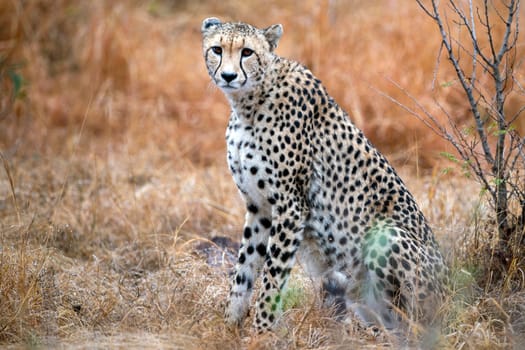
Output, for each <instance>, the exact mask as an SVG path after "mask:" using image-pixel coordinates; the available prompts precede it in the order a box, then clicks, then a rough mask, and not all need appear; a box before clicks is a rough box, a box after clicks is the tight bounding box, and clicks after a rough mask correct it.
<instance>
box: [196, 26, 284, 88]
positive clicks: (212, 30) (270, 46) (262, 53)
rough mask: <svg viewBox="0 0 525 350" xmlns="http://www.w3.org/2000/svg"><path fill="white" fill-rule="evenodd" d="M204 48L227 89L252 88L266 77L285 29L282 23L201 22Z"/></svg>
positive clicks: (216, 78)
mask: <svg viewBox="0 0 525 350" xmlns="http://www.w3.org/2000/svg"><path fill="white" fill-rule="evenodd" d="M201 31H202V39H203V40H202V49H203V54H204V59H205V61H206V66H207V68H208V73H209V74H210V76H211V78H212V80H213V82H214V83H215V84H216V85H217V86H218V87H220V88H221V89H222V90H223V91H224V93H226V94H227V95H228V94H235V93H239V92H245V91H249V90H252V89H253V88H254V87H255V86H257V85H258V84H259V83H260V82H261V81H262V80H263V77H264V74H265V72H266V70H267V68H268V66H269V65H270V63H271V62H272V60H273V58H274V57H275V54H274V53H273V51H274V50H275V48H276V47H277V43H278V42H279V39H280V38H281V35H282V33H283V27H282V26H281V25H280V24H275V25H272V26H270V27H268V28H265V29H258V28H255V27H253V26H251V25H249V24H245V23H232V22H226V23H223V22H221V21H220V20H219V19H217V18H214V17H212V18H206V19H205V20H204V21H203V22H202V27H201Z"/></svg>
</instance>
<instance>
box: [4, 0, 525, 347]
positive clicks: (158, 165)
mask: <svg viewBox="0 0 525 350" xmlns="http://www.w3.org/2000/svg"><path fill="white" fill-rule="evenodd" d="M212 15H213V16H218V17H220V18H222V19H226V20H227V19H235V20H243V21H246V22H250V23H253V24H256V25H258V26H266V25H270V24H273V23H278V22H279V23H282V24H283V25H284V28H285V32H284V36H283V38H282V40H281V43H280V46H279V48H278V49H277V52H278V53H279V54H280V55H283V56H287V57H291V58H294V59H297V60H299V61H301V62H303V63H304V64H306V65H308V66H309V67H310V68H311V69H312V70H313V71H314V72H315V73H316V75H317V76H319V77H320V78H321V80H322V81H323V82H324V84H325V85H326V86H327V88H328V90H329V91H330V92H331V94H332V95H333V96H334V97H335V99H336V100H337V101H338V102H339V103H340V104H341V105H342V106H343V107H344V108H345V109H346V110H347V111H349V112H350V114H351V115H352V118H353V120H354V121H355V123H356V124H357V125H358V126H359V127H360V128H362V129H363V130H364V132H365V134H367V135H368V136H369V138H370V139H371V140H372V142H373V143H374V144H375V145H376V146H377V147H378V148H379V149H380V150H381V151H382V152H384V153H385V154H387V155H388V158H389V159H390V160H391V161H392V163H393V164H394V165H395V166H396V168H397V169H398V171H399V172H400V174H401V175H402V177H403V178H404V179H405V182H406V183H407V184H408V187H409V188H410V189H411V190H412V192H413V193H414V195H415V197H416V198H417V200H418V202H419V204H420V206H421V207H422V210H423V212H424V213H425V215H426V216H427V218H428V219H429V221H430V222H431V224H432V226H433V229H434V232H435V234H436V236H437V239H438V241H439V242H440V244H441V246H442V250H443V251H444V253H445V256H446V258H447V261H448V262H449V264H450V266H451V267H452V271H453V279H452V285H451V288H452V290H453V293H452V295H451V296H450V300H448V302H447V303H446V305H445V306H444V307H443V308H441V309H439V310H436V313H440V314H442V315H444V318H445V320H446V321H445V324H444V326H443V328H442V329H439V330H436V331H435V332H434V333H435V334H434V339H433V340H432V341H433V343H434V344H437V345H435V346H436V348H446V349H454V348H459V349H493V348H512V347H515V348H520V346H523V344H524V343H523V342H524V341H525V336H524V332H525V292H524V289H523V280H524V279H525V278H522V279H521V281H520V279H519V278H517V279H516V278H514V279H513V281H512V283H511V282H510V281H506V280H503V281H498V280H495V279H494V278H492V273H491V268H490V267H491V261H492V260H491V249H490V247H491V242H490V240H489V239H488V238H487V237H490V235H491V233H493V232H494V231H495V229H494V225H493V222H492V221H491V219H490V215H489V214H490V212H491V211H490V208H489V207H488V204H487V203H486V202H485V199H484V198H483V196H480V192H481V191H480V187H479V186H478V185H477V184H475V183H474V182H473V181H471V180H469V179H468V178H465V177H464V176H463V175H462V171H461V169H449V166H450V164H448V163H446V162H443V159H442V157H440V156H439V154H440V152H451V150H450V149H449V146H448V145H447V144H446V142H444V141H443V140H442V139H440V138H439V137H437V136H435V135H434V134H433V133H432V132H431V131H429V130H428V129H427V128H426V127H425V126H424V125H423V124H422V123H421V122H420V121H419V120H417V119H416V118H414V117H412V116H410V115H407V113H406V111H404V110H403V109H401V108H399V107H397V106H396V105H395V104H393V103H392V102H391V101H389V100H388V99H387V98H385V97H383V96H382V94H388V95H390V96H393V97H394V98H396V99H398V100H400V101H402V102H403V103H406V104H407V105H410V103H411V101H410V99H409V98H408V97H407V96H406V93H405V92H403V91H401V90H400V89H399V88H396V87H395V86H394V84H392V82H395V83H397V84H399V85H400V86H402V87H403V88H404V89H406V91H407V92H409V93H410V94H411V95H413V96H415V97H416V98H417V99H418V101H420V102H421V103H422V104H423V105H424V106H426V107H427V108H429V109H432V110H437V107H436V105H435V103H434V100H433V99H436V100H438V101H439V102H440V103H441V104H442V105H444V106H445V107H446V108H448V109H449V110H453V111H454V113H453V114H454V117H455V118H456V120H455V122H456V123H458V124H461V123H464V124H465V125H468V123H469V109H468V105H467V103H466V102H465V100H464V96H463V94H462V93H461V91H460V89H459V87H458V86H457V85H456V84H455V83H454V82H455V80H454V75H453V72H452V71H450V69H449V68H448V67H447V66H446V62H445V59H443V60H442V64H441V67H440V69H439V72H440V73H439V77H438V79H436V80H437V81H435V84H434V85H435V89H434V91H432V81H433V80H434V71H435V69H436V57H437V52H438V48H439V43H440V38H439V36H438V33H437V31H436V28H435V27H434V25H433V24H432V22H431V21H430V20H429V19H428V18H426V17H425V16H424V15H423V14H422V12H421V10H420V9H419V8H418V7H417V6H416V4H415V3H413V2H409V1H401V0H399V1H395V0H390V1H387V0H384V1H367V2H365V1H351V0H348V1H319V2H317V1H304V2H297V1H253V2H243V1H238V0H227V1H203V2H194V1H189V0H188V1H177V0H172V1H170V0H151V1H138V0H137V1H132V0H130V1H124V0H122V1H120V0H113V1H77V2H75V1H66V0H54V1H51V0H32V1H19V0H3V1H2V2H0V69H1V70H0V79H1V80H0V84H1V85H0V108H1V111H0V113H1V114H0V152H1V155H2V165H1V166H0V344H1V346H5V347H36V348H38V347H53V348H60V347H62V348H85V347H88V348H93V347H94V348H97V347H98V348H128V347H132V348H133V347H135V348H138V347H140V348H184V349H203V348H206V349H230V348H231V349H236V348H250V349H258V348H292V349H302V348H323V349H339V348H361V347H362V348H376V347H378V348H381V347H390V348H391V347H392V346H393V347H394V348H395V347H396V345H395V344H394V345H392V344H391V342H395V341H396V339H393V338H392V337H390V336H389V335H388V334H387V335H383V336H381V337H379V338H374V337H372V336H370V335H369V334H368V333H366V332H363V331H361V330H359V329H355V327H352V325H349V324H344V323H341V322H337V321H335V320H334V319H333V318H332V317H331V315H330V310H325V309H322V308H320V301H319V293H317V292H318V290H317V288H318V287H317V286H315V284H314V283H312V281H310V280H309V279H308V278H307V277H306V276H304V274H303V273H302V270H301V268H300V262H299V266H298V268H297V269H296V270H294V272H293V275H292V279H291V282H290V289H289V290H290V291H289V292H288V294H287V295H286V296H285V300H284V303H285V315H284V319H283V323H282V327H281V328H280V329H279V330H278V331H277V332H276V333H270V334H266V335H263V336H251V335H250V331H249V329H250V322H251V318H250V319H249V320H248V321H247V322H246V323H245V327H244V329H243V331H241V332H239V331H232V330H228V329H227V327H226V326H225V324H224V322H223V316H222V312H223V306H224V303H225V300H226V297H227V294H228V284H229V281H228V280H229V278H228V271H229V268H230V263H231V256H230V255H229V253H227V252H225V253H224V254H223V255H221V254H220V253H221V250H220V249H219V248H217V249H215V248H213V244H212V243H210V241H209V240H210V239H212V238H213V237H226V238H230V239H232V241H233V242H237V241H238V239H239V238H240V232H241V228H242V223H243V215H244V213H243V205H242V203H241V200H240V198H239V196H238V194H237V191H236V189H235V187H234V184H233V181H232V180H231V177H230V175H229V173H228V170H227V168H226V164H225V145H224V141H223V135H224V129H225V126H226V123H227V115H228V106H227V102H226V100H225V99H224V97H223V96H222V94H221V93H220V91H218V90H217V89H216V88H215V87H213V86H212V85H211V83H210V81H209V78H208V76H207V73H206V71H205V68H204V64H203V62H202V57H201V48H200V24H201V21H202V19H203V18H205V17H208V16H212ZM521 15H522V17H521V18H522V19H521V20H522V21H523V20H524V19H525V16H523V10H522V11H521ZM522 43H523V41H522ZM516 55H517V57H518V59H517V62H518V63H519V64H517V65H516V67H515V69H516V70H517V71H518V73H517V76H518V77H521V79H522V80H521V81H522V82H523V77H524V71H525V70H524V67H523V58H524V57H525V56H524V54H523V44H520V45H518V51H517V53H516ZM524 104H525V99H524V96H523V95H511V96H510V97H509V101H508V105H507V106H508V108H510V109H514V110H518V109H519V108H521V107H522V106H523V105H524ZM437 112H438V113H439V110H437ZM523 119H524V118H523V117H521V118H520V120H518V122H517V128H518V130H521V131H522V132H523V131H524V129H525V122H524V121H523ZM520 123H521V124H520ZM206 246H207V247H212V248H208V250H206V249H203V247H206ZM211 260H214V261H211ZM515 269H516V271H514V276H516V275H518V276H519V274H523V271H522V270H521V266H517V267H515ZM516 280H517V282H516ZM424 346H425V345H423V347H424Z"/></svg>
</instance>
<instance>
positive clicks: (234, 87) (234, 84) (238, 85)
mask: <svg viewBox="0 0 525 350" xmlns="http://www.w3.org/2000/svg"><path fill="white" fill-rule="evenodd" d="M245 83H246V81H244V82H242V83H241V82H238V81H236V82H232V83H225V82H223V81H220V82H218V83H217V85H218V86H219V87H220V88H221V89H223V90H224V91H233V90H238V89H240V88H242V87H243V86H244V84H245Z"/></svg>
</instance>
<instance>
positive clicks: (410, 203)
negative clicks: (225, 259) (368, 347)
mask: <svg viewBox="0 0 525 350" xmlns="http://www.w3.org/2000/svg"><path fill="white" fill-rule="evenodd" d="M201 30H202V36H203V55H204V59H205V61H206V67H207V69H208V72H209V74H210V77H211V79H212V80H213V82H214V83H215V84H216V85H217V86H218V87H219V88H220V89H221V90H222V91H223V92H224V94H225V96H226V97H227V99H228V101H229V103H230V105H231V115H230V120H229V124H228V128H227V131H226V142H227V159H228V165H229V169H230V171H231V174H232V176H233V179H234V180H235V183H236V185H237V187H238V189H239V191H240V193H241V195H242V198H243V199H244V202H245V203H246V209H247V210H246V218H245V224H244V230H243V234H242V243H241V246H240V249H239V253H238V258H237V264H236V267H235V274H234V278H233V281H232V286H231V292H230V297H229V301H228V305H227V307H226V321H227V322H228V323H229V324H233V325H239V324H241V322H242V321H243V319H244V318H245V317H246V315H247V314H248V310H249V303H250V297H251V293H252V290H253V287H254V283H255V280H256V278H257V277H258V275H259V274H260V272H261V270H262V283H261V290H260V293H259V297H258V299H257V302H256V307H255V327H256V329H257V330H259V331H265V330H269V329H271V328H272V327H274V325H275V324H276V322H277V321H278V319H279V314H280V310H281V301H282V300H281V296H282V292H283V289H284V288H285V286H286V282H287V280H288V277H289V275H290V271H291V269H292V267H293V266H294V263H295V261H296V259H297V256H298V255H299V256H300V259H301V261H302V262H303V263H304V264H305V265H306V267H307V270H308V271H309V273H311V274H312V275H313V276H315V277H318V279H319V280H320V281H321V285H322V286H324V289H325V294H326V295H327V296H328V297H327V298H326V300H330V299H333V300H336V303H337V305H336V306H337V309H341V308H342V307H344V309H345V310H347V309H350V310H352V311H354V313H356V314H357V315H358V316H359V317H360V318H361V319H362V320H363V321H364V322H367V323H369V324H377V323H379V324H381V325H383V326H385V327H396V325H397V324H398V322H399V320H401V319H402V318H403V317H409V318H410V319H412V320H416V321H420V320H428V319H430V318H432V316H433V312H434V311H435V310H436V307H437V306H436V305H437V304H436V303H437V302H438V301H440V300H441V297H442V295H443V292H444V282H445V281H446V267H445V264H444V262H443V258H442V255H441V253H440V252H439V248H438V245H437V243H436V241H435V239H434V236H433V233H432V231H431V229H430V227H429V225H428V223H427V221H426V219H425V217H424V216H423V214H422V213H421V211H420V209H419V207H418V206H417V204H416V202H415V200H414V197H413V196H412V195H411V194H410V193H409V191H408V190H407V188H406V186H405V184H404V183H403V182H402V180H401V179H400V178H399V176H398V175H397V174H396V172H395V170H394V169H393V168H392V166H391V165H390V164H389V163H388V161H387V160H386V159H385V157H384V156H383V155H381V154H380V153H379V152H378V151H377V149H375V148H374V147H373V146H372V144H371V143H370V142H369V141H368V140H367V138H366V137H365V136H364V135H363V133H362V132H361V131H360V130H359V129H358V128H357V127H356V126H354V124H353V123H352V122H351V121H350V119H349V117H348V115H347V114H346V113H345V112H344V111H343V110H342V109H341V108H340V107H339V106H338V105H337V103H336V102H335V101H334V100H333V99H332V98H331V97H330V95H328V93H327V91H326V89H325V88H324V87H323V85H322V84H321V81H320V80H319V79H317V78H316V77H315V76H314V75H313V74H312V73H311V72H310V71H309V70H308V69H307V68H305V67H304V66H302V65H301V64H299V63H297V62H294V61H291V60H288V59H285V58H282V57H279V56H277V55H276V54H275V53H274V50H275V48H276V47H277V44H278V42H279V39H280V37H281V35H282V32H283V28H282V26H281V25H279V24H277V25H273V26H270V27H268V28H265V29H258V28H255V27H253V26H251V25H249V24H246V23H224V22H221V21H220V20H219V19H217V18H207V19H205V20H204V21H203V23H202V28H201ZM330 295H333V296H335V297H334V298H330V297H329V296H330Z"/></svg>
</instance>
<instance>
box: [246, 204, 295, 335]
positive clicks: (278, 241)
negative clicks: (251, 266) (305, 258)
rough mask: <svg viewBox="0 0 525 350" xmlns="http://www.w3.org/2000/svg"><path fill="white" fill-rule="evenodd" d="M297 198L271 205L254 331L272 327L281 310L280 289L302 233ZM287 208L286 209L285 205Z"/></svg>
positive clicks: (291, 264)
mask: <svg viewBox="0 0 525 350" xmlns="http://www.w3.org/2000/svg"><path fill="white" fill-rule="evenodd" d="M298 206H299V205H298V202H293V201H292V200H290V201H289V202H288V203H287V204H283V205H280V206H276V207H274V210H273V212H274V213H273V214H274V215H273V221H272V226H271V230H270V239H269V242H268V246H269V249H268V254H267V255H266V259H265V263H264V270H263V279H262V285H261V292H260V294H259V297H258V299H257V304H256V315H255V321H254V322H255V328H256V329H257V331H258V332H262V331H266V330H270V329H272V328H273V326H274V325H275V323H276V322H277V320H278V317H279V316H280V314H281V312H282V307H281V305H282V291H283V289H284V288H285V286H286V283H287V281H288V277H289V276H290V272H291V270H292V267H293V265H294V263H295V255H296V252H297V249H298V248H299V245H300V243H301V241H302V237H303V229H302V221H301V217H302V215H301V211H300V210H299V209H298ZM286 208H287V209H286Z"/></svg>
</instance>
